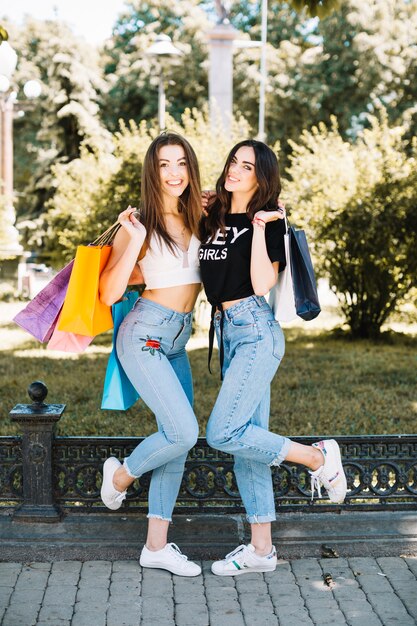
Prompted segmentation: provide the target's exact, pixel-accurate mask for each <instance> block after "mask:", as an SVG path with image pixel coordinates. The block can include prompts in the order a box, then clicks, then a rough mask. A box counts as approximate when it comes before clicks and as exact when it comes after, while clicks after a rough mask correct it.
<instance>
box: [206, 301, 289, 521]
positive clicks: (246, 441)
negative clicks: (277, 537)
mask: <svg viewBox="0 0 417 626" xmlns="http://www.w3.org/2000/svg"><path fill="white" fill-rule="evenodd" d="M221 323H222V324H223V346H224V362H223V384H222V386H221V389H220V393H219V395H218V397H217V400H216V404H215V405H214V408H213V411H212V413H211V416H210V419H209V422H208V425H207V441H208V443H209V445H210V446H211V447H212V448H215V449H217V450H222V451H223V452H228V453H229V454H233V455H234V457H235V462H234V471H235V476H236V481H237V484H238V487H239V491H240V495H241V497H242V500H243V504H244V506H245V509H246V514H247V520H248V522H250V523H251V524H253V523H261V522H271V521H273V520H275V519H276V516H275V502H274V492H273V488H272V477H271V468H270V466H271V465H279V464H280V463H281V462H282V461H283V460H284V459H285V458H286V456H287V454H288V451H289V448H290V445H291V441H290V440H289V439H287V438H286V437H282V436H281V435H277V434H275V433H271V432H270V431H269V430H268V423H269V408H270V383H271V381H272V379H273V377H274V375H275V373H276V371H277V369H278V366H279V364H280V362H281V359H282V357H283V356H284V350H285V341H284V334H283V332H282V330H281V327H280V325H279V323H278V322H276V321H275V319H274V315H273V313H272V311H271V309H270V307H269V305H268V304H267V302H266V300H265V298H263V297H259V296H249V297H248V298H245V299H244V300H241V301H240V302H238V303H237V304H234V305H232V306H231V307H230V308H229V309H227V310H226V311H224V313H223V318H222V315H221V313H219V312H218V313H216V314H215V317H214V324H215V328H216V334H217V341H218V342H219V341H220V324H221Z"/></svg>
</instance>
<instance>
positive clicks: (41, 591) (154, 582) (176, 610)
mask: <svg viewBox="0 0 417 626" xmlns="http://www.w3.org/2000/svg"><path fill="white" fill-rule="evenodd" d="M0 558H1V553H0ZM202 566H203V575H202V576H198V577H197V578H181V577H179V576H171V575H170V574H169V573H168V572H165V571H162V570H151V569H142V568H141V567H140V566H139V565H138V563H137V562H135V561H113V562H110V561H87V562H84V563H81V562H79V561H56V562H54V563H0V624H1V626H142V625H143V626H307V625H309V626H312V625H316V626H324V625H326V624H332V625H333V626H339V625H340V626H344V625H349V626H381V625H383V626H391V625H392V626H394V625H395V626H416V624H417V557H408V558H407V557H384V558H377V559H373V558H368V557H366V558H365V557H363V558H361V557H355V558H349V559H345V558H336V559H322V560H321V559H312V558H309V559H299V560H292V561H291V562H288V561H280V562H279V564H278V567H277V569H276V571H275V572H273V573H268V574H245V575H244V576H237V577H234V578H232V577H230V578H229V577H226V578H224V577H216V576H214V575H213V574H212V573H211V571H210V562H208V561H204V562H203V563H202ZM326 574H328V575H330V576H331V578H329V577H327V583H326V582H325V581H324V578H326Z"/></svg>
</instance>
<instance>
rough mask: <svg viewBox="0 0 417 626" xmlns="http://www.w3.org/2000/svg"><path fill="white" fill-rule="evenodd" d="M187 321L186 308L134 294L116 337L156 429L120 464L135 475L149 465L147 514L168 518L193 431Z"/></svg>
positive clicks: (195, 432)
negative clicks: (154, 421) (131, 305)
mask: <svg viewBox="0 0 417 626" xmlns="http://www.w3.org/2000/svg"><path fill="white" fill-rule="evenodd" d="M191 321H192V313H178V312H177V311H173V310H172V309H168V308H166V307H164V306H161V305H159V304H156V303H154V302H151V301H150V300H146V299H145V298H139V299H138V301H137V302H136V304H135V306H134V307H133V309H132V310H131V311H130V313H128V315H127V316H126V317H125V319H124V320H123V322H122V324H121V325H120V328H119V332H118V334H117V342H116V349H117V355H118V357H119V359H120V362H121V364H122V366H123V369H124V370H125V372H126V374H127V376H128V377H129V379H130V381H131V382H132V384H133V385H134V386H135V388H136V390H137V391H138V393H139V394H140V396H141V398H142V399H143V401H144V402H145V404H146V405H147V406H148V407H149V408H150V409H151V411H153V413H154V414H155V418H156V421H157V425H158V431H157V432H156V433H153V434H152V435H150V436H149V437H146V439H144V441H142V442H141V443H140V444H139V445H138V446H136V448H135V449H134V450H133V452H132V454H131V455H130V456H129V457H127V458H126V459H125V461H124V467H125V469H126V471H127V473H128V474H129V476H132V477H135V478H137V477H139V476H141V475H142V474H144V473H145V472H149V471H151V470H152V479H151V484H150V488H149V514H148V517H156V518H159V519H164V520H169V521H170V520H171V515H172V511H173V508H174V505H175V501H176V499H177V496H178V492H179V489H180V485H181V480H182V477H183V473H184V464H185V460H186V458H187V453H188V451H189V450H190V449H191V448H192V447H193V446H194V445H195V443H196V441H197V436H198V424H197V419H196V417H195V414H194V411H193V407H192V403H193V385H192V377H191V369H190V364H189V361H188V356H187V353H186V351H185V345H186V343H187V341H188V339H189V338H190V335H191Z"/></svg>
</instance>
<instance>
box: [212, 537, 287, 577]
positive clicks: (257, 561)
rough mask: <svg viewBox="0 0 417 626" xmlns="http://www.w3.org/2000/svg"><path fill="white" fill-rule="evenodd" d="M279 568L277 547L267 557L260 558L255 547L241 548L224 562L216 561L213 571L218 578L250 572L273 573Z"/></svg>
mask: <svg viewBox="0 0 417 626" xmlns="http://www.w3.org/2000/svg"><path fill="white" fill-rule="evenodd" d="M276 566H277V552H276V550H275V546H272V551H271V552H270V553H269V554H267V555H266V556H259V555H258V554H256V552H255V548H254V546H253V545H252V544H251V543H249V544H248V545H247V546H245V545H243V546H239V547H238V548H236V549H235V550H233V552H230V553H229V554H226V556H225V558H224V559H223V560H222V561H215V562H214V563H213V565H212V566H211V571H212V572H213V574H216V575H217V576H239V575H240V574H248V573H249V572H273V571H274V570H275V568H276Z"/></svg>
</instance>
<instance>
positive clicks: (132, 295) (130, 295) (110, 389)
mask: <svg viewBox="0 0 417 626" xmlns="http://www.w3.org/2000/svg"><path fill="white" fill-rule="evenodd" d="M137 299H138V293H137V291H129V292H127V293H125V295H124V296H123V300H121V301H120V302H116V304H113V306H112V316H113V322H114V330H113V349H112V351H111V353H110V356H109V360H108V363H107V370H106V377H105V379H104V389H103V397H102V399H101V408H102V409H111V410H114V411H126V410H127V409H129V408H130V407H131V406H132V405H133V404H135V402H136V400H137V399H138V398H139V394H138V392H137V391H136V389H135V388H134V386H133V385H132V383H131V382H130V380H129V378H128V377H127V375H126V373H125V371H124V369H123V367H122V366H121V363H120V361H119V359H118V357H117V353H116V338H117V332H118V330H119V326H120V324H121V323H122V321H123V320H124V318H125V317H126V315H127V314H128V313H129V311H130V310H131V309H132V308H133V305H134V304H135V302H136V300H137Z"/></svg>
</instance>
